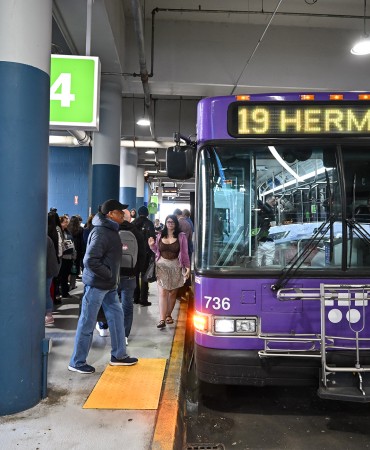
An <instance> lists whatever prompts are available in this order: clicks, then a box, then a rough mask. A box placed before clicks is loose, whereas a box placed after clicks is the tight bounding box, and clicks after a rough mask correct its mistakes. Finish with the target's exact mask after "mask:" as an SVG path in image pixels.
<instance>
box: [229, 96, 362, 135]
mask: <svg viewBox="0 0 370 450" xmlns="http://www.w3.org/2000/svg"><path fill="white" fill-rule="evenodd" d="M227 127H228V133H229V134H230V135H231V136H233V137H236V138H261V137H275V138H278V137H280V138H281V137H306V136H307V137H313V136H316V137H319V136H325V137H334V136H347V137H348V136H370V102H368V101H358V102H354V101H343V102H334V101H332V102H319V101H318V102H313V101H307V102H233V103H231V104H230V105H229V108H228V113H227Z"/></svg>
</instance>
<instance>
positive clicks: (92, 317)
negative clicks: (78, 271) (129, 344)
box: [70, 286, 128, 367]
mask: <svg viewBox="0 0 370 450" xmlns="http://www.w3.org/2000/svg"><path fill="white" fill-rule="evenodd" d="M100 306H102V307H103V310H104V314H105V317H106V319H107V322H108V326H109V332H110V339H111V346H112V351H111V354H112V356H114V357H115V358H117V359H123V358H126V357H127V356H128V355H127V353H126V343H125V335H124V327H123V310H122V306H121V304H120V302H119V299H118V295H117V291H116V290H115V289H114V290H110V291H106V290H102V289H97V288H94V287H91V286H86V287H85V293H84V296H83V299H82V308H81V315H80V318H79V321H78V325H77V331H76V338H75V347H74V351H73V355H72V358H71V361H70V366H72V367H81V366H83V365H84V364H86V358H87V355H88V353H89V350H90V347H91V343H92V338H93V333H94V328H95V324H96V318H97V316H98V311H99V308H100Z"/></svg>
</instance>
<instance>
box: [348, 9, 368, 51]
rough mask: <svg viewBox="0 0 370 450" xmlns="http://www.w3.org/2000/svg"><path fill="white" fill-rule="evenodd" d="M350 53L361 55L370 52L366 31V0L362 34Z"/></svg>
mask: <svg viewBox="0 0 370 450" xmlns="http://www.w3.org/2000/svg"><path fill="white" fill-rule="evenodd" d="M351 53H352V55H356V56H363V55H369V54H370V37H369V35H368V34H367V33H366V0H364V35H363V37H362V38H361V39H360V40H359V41H358V42H356V44H355V45H354V46H353V47H352V49H351Z"/></svg>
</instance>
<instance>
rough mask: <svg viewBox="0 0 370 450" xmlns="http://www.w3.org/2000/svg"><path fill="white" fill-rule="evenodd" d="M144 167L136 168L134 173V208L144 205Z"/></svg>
mask: <svg viewBox="0 0 370 450" xmlns="http://www.w3.org/2000/svg"><path fill="white" fill-rule="evenodd" d="M144 183H145V181H144V167H138V168H137V173H136V208H140V206H141V205H143V204H144Z"/></svg>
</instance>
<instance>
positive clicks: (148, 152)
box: [145, 150, 155, 155]
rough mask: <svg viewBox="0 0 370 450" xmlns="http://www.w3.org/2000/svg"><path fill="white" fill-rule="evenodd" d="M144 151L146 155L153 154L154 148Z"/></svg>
mask: <svg viewBox="0 0 370 450" xmlns="http://www.w3.org/2000/svg"><path fill="white" fill-rule="evenodd" d="M145 153H146V154H147V155H154V154H155V151H154V150H147V151H146V152H145Z"/></svg>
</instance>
